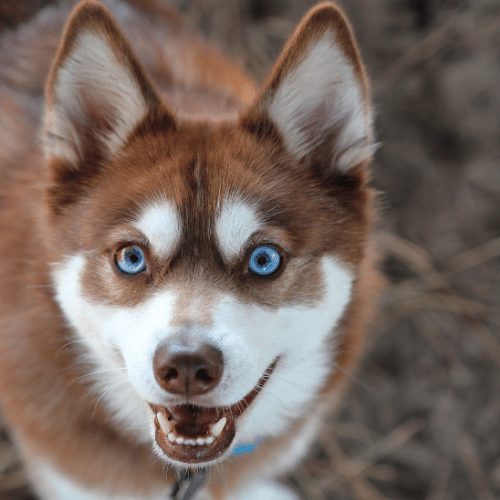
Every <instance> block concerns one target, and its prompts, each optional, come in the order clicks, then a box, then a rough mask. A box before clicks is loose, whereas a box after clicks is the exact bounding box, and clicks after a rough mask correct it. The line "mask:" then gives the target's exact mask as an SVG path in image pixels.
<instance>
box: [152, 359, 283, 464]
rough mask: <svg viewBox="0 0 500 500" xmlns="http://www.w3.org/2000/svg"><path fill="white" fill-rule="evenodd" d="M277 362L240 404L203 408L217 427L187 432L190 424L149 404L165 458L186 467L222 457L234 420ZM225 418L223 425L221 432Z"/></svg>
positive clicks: (262, 385)
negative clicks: (185, 423) (180, 432)
mask: <svg viewBox="0 0 500 500" xmlns="http://www.w3.org/2000/svg"><path fill="white" fill-rule="evenodd" d="M278 359H279V358H276V359H275V360H274V361H273V362H272V363H271V364H270V365H269V367H268V368H267V370H266V371H265V372H264V374H263V375H262V377H261V378H260V379H259V381H258V383H257V385H256V386H255V387H254V388H253V389H252V390H251V391H250V392H249V393H248V394H247V396H245V397H244V398H243V399H242V400H241V401H239V402H238V403H236V404H234V405H232V406H230V407H226V408H213V409H208V408H207V409H205V411H210V412H213V413H214V416H215V418H214V420H213V421H214V422H217V424H218V425H217V424H204V425H203V426H202V429H199V430H196V429H194V427H195V426H193V428H192V429H191V432H190V428H189V425H187V426H186V425H184V423H183V422H180V423H179V422H177V423H175V420H174V417H173V415H172V414H171V413H170V412H169V410H168V409H167V408H166V407H162V406H160V405H150V406H151V409H152V410H153V412H154V414H155V418H154V423H155V439H156V442H157V444H158V446H159V447H160V448H161V449H162V451H163V452H164V453H165V455H166V456H167V457H168V458H169V459H171V460H173V461H176V462H181V463H183V464H189V465H195V464H198V465H199V464H201V463H207V462H211V461H214V460H217V459H219V458H221V457H222V456H223V455H224V454H225V453H226V451H227V450H228V449H229V447H230V446H231V443H232V442H233V440H234V436H235V434H236V419H237V418H238V417H239V416H240V415H241V414H242V413H243V412H244V411H245V410H246V409H247V408H248V407H249V406H250V404H251V403H252V402H253V401H254V399H255V398H256V397H257V396H258V394H260V392H261V390H262V388H263V387H264V386H265V385H266V383H267V381H268V380H269V378H270V376H271V374H272V373H273V371H274V368H275V367H276V364H277V362H278ZM202 411H203V409H202ZM224 418H225V419H226V422H225V424H224V425H223V428H222V429H221V428H220V426H221V425H222V424H223V423H224V421H223V419H224ZM160 420H161V421H160ZM221 420H222V422H221ZM177 425H179V426H180V427H183V429H184V430H185V432H184V431H183V432H182V434H179V433H178V432H176V429H175V427H176V426H177ZM218 427H219V428H218ZM176 436H177V438H176ZM179 437H180V439H179ZM176 441H177V442H176ZM195 443H196V444H195Z"/></svg>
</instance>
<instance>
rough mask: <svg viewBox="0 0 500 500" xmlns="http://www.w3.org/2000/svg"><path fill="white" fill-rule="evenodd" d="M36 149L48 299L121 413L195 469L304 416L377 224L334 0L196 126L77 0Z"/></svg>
mask: <svg viewBox="0 0 500 500" xmlns="http://www.w3.org/2000/svg"><path fill="white" fill-rule="evenodd" d="M45 148H46V153H47V156H48V160H49V166H50V168H49V172H50V187H49V189H48V192H47V206H48V213H49V221H50V225H51V228H52V229H51V237H52V239H51V244H50V248H51V251H52V256H51V261H52V263H53V276H54V282H55V287H56V295H57V300H58V302H59V304H60V306H61V308H62V310H63V312H64V314H65V316H66V318H67V320H68V321H69V323H70V325H71V327H72V330H73V331H74V333H75V335H76V337H77V339H78V341H79V342H80V343H81V344H82V345H83V348H82V349H83V352H84V353H85V354H86V355H87V357H88V359H90V360H91V362H92V363H93V364H94V365H95V371H93V373H94V375H95V387H96V388H97V389H98V390H99V391H102V399H101V401H102V402H103V404H104V405H105V407H107V409H108V411H109V412H110V414H112V415H113V417H114V418H115V419H116V421H117V422H118V423H119V425H121V426H122V428H123V427H126V428H127V431H128V432H131V433H134V434H135V435H136V436H137V439H141V440H146V439H151V433H152V435H153V443H154V445H155V448H156V449H157V451H158V452H159V453H160V454H161V455H162V456H163V457H165V458H167V459H168V460H170V461H172V462H174V463H177V464H183V465H187V464H198V465H199V464H206V463H210V462H213V461H214V460H217V459H221V458H223V457H224V456H226V455H228V454H229V453H230V452H231V450H232V449H233V447H234V446H235V445H236V444H237V443H241V442H249V441H250V442H251V441H254V440H256V439H257V438H264V439H265V438H266V437H270V436H271V437H272V436H278V435H280V434H281V433H283V432H284V431H286V429H287V428H289V427H290V426H291V425H292V423H293V422H294V421H296V420H297V419H299V418H301V417H304V416H305V415H306V414H307V412H308V410H309V408H310V405H311V404H312V403H313V402H314V401H315V400H316V399H317V398H318V395H319V394H320V392H321V390H322V389H323V386H324V384H325V382H326V380H327V379H328V377H329V376H331V374H332V373H333V372H334V371H335V355H336V354H335V353H336V333H335V332H336V327H337V326H338V323H339V321H340V319H341V318H342V316H343V314H344V312H345V311H346V308H347V306H348V304H349V302H350V300H351V293H352V288H353V283H354V282H355V279H356V272H357V268H358V266H359V263H360V261H361V259H362V255H363V248H364V243H365V239H366V233H367V226H368V214H367V205H368V199H369V192H368V189H367V187H366V165H367V163H368V161H369V160H370V157H371V155H372V151H373V142H372V130H371V110H370V105H369V98H368V90H367V83H366V78H365V75H364V70H363V67H362V65H361V62H360V58H359V54H358V51H357V48H356V45H355V42H354V40H353V36H352V34H351V31H350V28H349V26H348V24H347V22H346V20H345V18H344V16H343V15H342V14H341V13H340V12H339V10H338V9H337V8H336V7H334V6H332V5H330V4H323V5H321V6H319V7H317V8H316V9H314V10H313V11H312V12H311V13H310V14H309V15H308V16H307V17H306V18H305V20H304V21H303V22H302V23H301V24H300V26H299V27H298V29H297V30H296V32H295V34H294V35H293V36H292V38H291V39H290V41H289V43H288V45H287V46H286V48H285V50H284V51H283V54H282V55H281V57H280V59H279V61H278V62H277V64H276V67H275V69H274V71H273V73H272V75H271V77H270V79H269V81H268V83H267V85H266V86H265V87H264V89H263V91H262V93H261V94H260V96H259V97H258V98H257V100H256V101H255V102H254V103H253V104H252V105H251V106H250V107H249V108H248V109H247V110H246V111H244V112H243V113H242V114H241V116H240V118H239V119H237V120H234V121H232V122H224V123H215V122H213V121H212V122H207V123H199V122H188V121H185V120H184V121H183V120H180V119H178V118H177V117H176V116H175V114H174V113H173V112H172V111H171V110H169V109H167V108H166V107H165V105H164V104H163V103H162V100H161V97H160V96H159V94H158V93H157V91H156V90H155V88H154V87H153V86H152V84H151V83H150V81H149V80H148V78H147V76H146V75H145V74H144V72H143V70H142V69H141V66H140V65H139V63H138V62H137V61H136V59H135V57H134V55H133V53H132V51H131V49H130V47H129V45H128V43H127V41H126V40H125V38H124V37H123V35H122V34H121V33H120V31H119V29H118V28H117V26H116V24H115V23H114V21H113V20H112V19H111V18H110V15H109V14H108V13H107V11H106V10H104V9H103V8H102V7H101V6H99V5H97V4H95V3H84V4H83V5H82V6H80V7H79V8H78V9H77V10H76V12H75V13H74V14H73V15H72V17H71V19H70V21H69V23H68V26H67V28H66V31H65V34H64V37H63V41H62V44H61V47H60V50H59V53H58V55H57V57H56V60H55V62H54V65H53V69H52V72H51V75H50V78H49V81H48V85H47V104H46V115H45ZM149 410H152V411H149Z"/></svg>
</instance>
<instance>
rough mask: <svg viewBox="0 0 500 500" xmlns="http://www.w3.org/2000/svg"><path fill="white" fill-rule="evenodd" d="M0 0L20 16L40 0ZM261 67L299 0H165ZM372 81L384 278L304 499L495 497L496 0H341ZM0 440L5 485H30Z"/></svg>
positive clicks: (20, 489) (499, 348) (499, 285)
mask: <svg viewBox="0 0 500 500" xmlns="http://www.w3.org/2000/svg"><path fill="white" fill-rule="evenodd" d="M15 3H16V2H13V1H10V0H0V29H15V25H16V23H18V22H19V20H20V19H23V18H26V17H28V16H30V15H31V13H32V12H33V11H35V10H36V9H38V8H39V5H41V4H42V3H47V0H40V1H39V0H33V1H31V2H26V3H25V7H24V6H23V8H19V10H16V11H15V12H14V10H13V9H12V5H13V4H15ZM168 3H170V4H173V5H176V6H177V7H179V8H180V9H181V10H182V11H183V12H184V13H185V14H186V15H187V17H188V19H190V21H191V23H192V25H193V26H194V27H196V28H201V29H202V30H203V31H204V32H205V33H207V34H208V35H209V37H210V38H212V39H214V40H216V41H217V42H218V43H219V45H221V46H222V47H223V48H224V49H225V50H226V52H229V53H230V54H231V55H232V56H233V58H235V59H236V60H238V61H240V62H241V63H242V64H243V65H245V66H246V67H248V68H249V69H250V70H251V72H252V73H253V74H254V75H255V76H256V77H257V78H260V79H262V78H264V77H265V75H266V72H267V71H268V70H269V68H270V66H271V64H272V62H273V60H274V58H275V57H276V55H277V53H278V52H279V50H280V48H281V46H282V45H283V43H284V42H285V40H286V38H287V37H288V35H289V34H290V33H291V31H292V29H293V28H294V26H295V24H296V22H297V21H298V20H299V19H300V17H301V16H302V15H303V14H304V12H305V11H306V10H307V9H308V8H309V7H310V6H311V5H313V4H314V3H315V2H312V1H308V0H192V1H188V0H171V1H169V2H168ZM338 3H340V4H341V5H343V6H344V8H345V9H346V11H347V12H348V14H349V15H350V17H351V20H352V22H353V24H354V28H355V31H356V33H357V35H358V39H359V42H360V45H361V49H362V52H363V55H364V58H365V62H366V64H367V67H368V70H369V73H370V74H371V77H372V82H373V98H374V102H375V107H376V113H377V135H378V139H379V141H380V143H381V147H380V149H379V151H378V153H377V156H376V160H375V163H374V169H373V170H374V176H373V184H374V185H375V186H376V188H377V189H378V190H379V191H380V206H381V222H380V230H379V237H378V238H379V241H380V246H381V248H382V249H383V252H384V259H383V264H382V265H383V268H384V271H385V273H386V275H387V277H388V280H389V281H390V285H389V286H388V288H387V291H386V293H385V295H384V296H383V298H382V300H381V313H380V315H379V319H378V322H377V324H374V325H373V328H372V330H371V332H370V335H369V345H368V348H367V353H366V357H365V360H364V362H363V363H362V366H361V367H360V370H359V371H358V372H357V373H355V374H351V377H350V379H351V383H350V388H349V390H348V392H347V395H346V398H345V400H344V403H343V405H342V409H341V410H340V412H339V413H338V414H337V415H331V416H330V418H329V419H328V420H327V421H326V422H325V425H324V427H323V432H322V436H321V438H320V439H319V440H318V442H317V443H316V444H315V446H314V447H313V449H312V450H311V453H310V455H309V457H308V459H307V460H305V461H304V462H303V463H302V464H301V465H300V466H299V467H298V469H297V470H296V471H295V472H294V473H293V474H292V475H291V476H290V477H289V478H288V481H289V482H290V483H291V484H292V485H293V486H294V487H295V488H296V490H297V491H299V492H300V493H301V495H302V496H303V497H304V498H306V499H318V500H319V499H335V500H344V499H346V500H349V499H360V500H372V499H373V500H377V499H382V498H390V499H418V500H420V499H426V500H441V499H453V500H455V499H464V500H465V499H467V500H472V499H480V500H482V499H485V500H493V499H495V498H500V333H499V332H500V0H343V1H339V2H338ZM2 439H3V441H2V442H0V471H2V472H1V474H0V498H5V499H22V498H29V496H28V494H27V493H26V492H27V490H26V488H25V487H24V475H23V472H22V470H21V468H20V467H19V466H18V463H17V458H16V455H15V452H14V451H13V450H12V448H11V447H10V446H9V444H8V441H7V437H6V436H5V435H3V438H2Z"/></svg>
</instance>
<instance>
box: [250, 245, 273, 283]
mask: <svg viewBox="0 0 500 500" xmlns="http://www.w3.org/2000/svg"><path fill="white" fill-rule="evenodd" d="M280 265H281V255H280V253H279V251H278V250H277V249H276V248H274V247H272V246H270V245H261V246H258V247H256V248H255V249H254V250H253V251H252V253H251V254H250V259H249V261H248V269H249V271H250V272H251V273H253V274H257V275H259V276H270V275H271V274H274V273H275V272H276V271H277V270H278V269H279V268H280Z"/></svg>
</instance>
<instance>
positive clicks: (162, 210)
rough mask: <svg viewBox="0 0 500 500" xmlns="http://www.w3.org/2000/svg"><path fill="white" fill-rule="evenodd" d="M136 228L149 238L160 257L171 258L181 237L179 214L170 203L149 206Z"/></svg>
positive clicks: (138, 220) (136, 223) (157, 203)
mask: <svg viewBox="0 0 500 500" xmlns="http://www.w3.org/2000/svg"><path fill="white" fill-rule="evenodd" d="M134 226H135V227H136V228H137V229H138V230H139V231H141V232H142V233H143V234H144V235H145V236H146V237H147V238H148V240H149V242H150V243H151V246H152V247H153V249H154V251H155V253H156V254H157V255H158V256H159V257H169V256H171V255H172V253H173V252H174V251H175V248H176V246H177V244H178V243H179V240H180V237H181V231H182V226H181V220H180V217H179V214H178V213H177V210H176V209H175V207H174V206H173V204H172V203H170V202H168V201H161V202H156V203H153V204H151V205H148V206H147V207H146V208H145V209H144V210H143V211H142V213H141V215H140V216H139V218H138V219H137V221H136V222H135V223H134Z"/></svg>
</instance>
